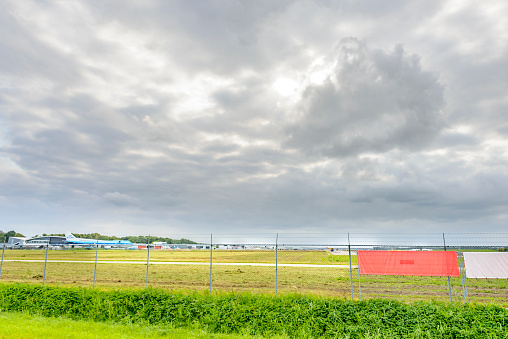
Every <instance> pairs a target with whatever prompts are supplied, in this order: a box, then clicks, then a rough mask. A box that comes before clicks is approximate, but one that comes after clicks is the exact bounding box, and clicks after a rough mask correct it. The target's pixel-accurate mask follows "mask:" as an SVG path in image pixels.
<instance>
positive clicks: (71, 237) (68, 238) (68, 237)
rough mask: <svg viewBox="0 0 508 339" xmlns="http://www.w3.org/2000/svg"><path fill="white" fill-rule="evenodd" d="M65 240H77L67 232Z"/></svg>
mask: <svg viewBox="0 0 508 339" xmlns="http://www.w3.org/2000/svg"><path fill="white" fill-rule="evenodd" d="M65 239H67V240H70V239H76V237H75V236H74V235H73V234H72V233H68V232H66V233H65Z"/></svg>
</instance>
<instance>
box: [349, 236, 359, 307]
mask: <svg viewBox="0 0 508 339" xmlns="http://www.w3.org/2000/svg"><path fill="white" fill-rule="evenodd" d="M347 248H348V251H349V281H350V282H351V299H354V293H353V267H352V264H351V242H350V241H349V233H348V234H347ZM356 260H358V252H357V258H356Z"/></svg>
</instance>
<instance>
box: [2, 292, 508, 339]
mask: <svg viewBox="0 0 508 339" xmlns="http://www.w3.org/2000/svg"><path fill="white" fill-rule="evenodd" d="M0 311H15V312H28V313H30V314H37V315H41V316H47V317H59V316H64V317H67V318H70V319H74V320H89V321H101V322H104V321H110V322H111V321H113V322H117V323H126V324H135V323H145V324H151V325H170V326H172V327H174V328H192V329H202V330H205V331H207V332H210V333H232V334H234V333H238V334H249V335H262V336H274V335H283V336H287V337H292V338H302V337H303V338H312V337H325V338H326V337H329V338H336V337H349V338H363V337H383V338H387V337H398V338H400V337H408V338H424V337H425V338H505V337H508V311H507V310H505V309H503V308H501V307H498V306H494V305H462V304H445V303H436V302H432V303H427V302H417V303H411V304H407V303H403V302H399V301H393V300H380V299H372V300H367V301H350V300H340V299H331V298H323V297H312V296H302V295H283V296H278V297H277V296H267V295H254V294H249V293H242V294H238V293H236V294H235V293H217V294H216V293H213V294H209V293H198V292H192V293H171V292H168V291H164V290H159V289H145V290H116V291H105V290H98V289H89V288H78V287H76V288H63V287H42V286H34V285H27V284H3V285H0Z"/></svg>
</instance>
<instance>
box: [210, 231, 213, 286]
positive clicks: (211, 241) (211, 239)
mask: <svg viewBox="0 0 508 339" xmlns="http://www.w3.org/2000/svg"><path fill="white" fill-rule="evenodd" d="M212 246H213V234H212V233H210V293H212Z"/></svg>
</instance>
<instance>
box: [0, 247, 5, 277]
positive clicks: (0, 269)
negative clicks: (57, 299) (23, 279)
mask: <svg viewBox="0 0 508 339" xmlns="http://www.w3.org/2000/svg"><path fill="white" fill-rule="evenodd" d="M4 253H5V244H4V248H3V249H2V261H1V262H0V278H1V277H2V266H3V265H4Z"/></svg>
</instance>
